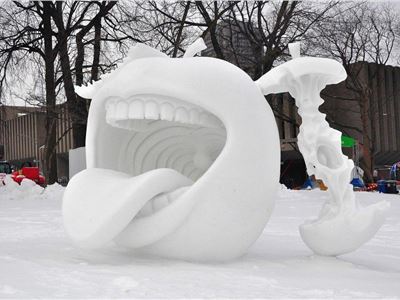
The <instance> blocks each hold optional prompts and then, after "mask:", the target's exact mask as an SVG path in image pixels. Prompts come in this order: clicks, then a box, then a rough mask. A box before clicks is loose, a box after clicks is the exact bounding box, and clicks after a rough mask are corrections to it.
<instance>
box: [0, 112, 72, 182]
mask: <svg viewBox="0 0 400 300" xmlns="http://www.w3.org/2000/svg"><path fill="white" fill-rule="evenodd" d="M57 112H58V121H57V129H56V130H57V137H58V144H57V150H56V151H57V164H58V178H60V179H61V180H62V181H65V180H67V179H68V150H69V149H71V148H72V129H71V122H70V119H69V115H68V111H67V108H66V106H65V105H59V106H58V109H57ZM45 124H46V123H45V113H44V111H43V110H42V109H40V108H36V107H21V106H5V105H2V106H0V160H7V161H9V162H10V163H11V164H13V165H14V166H16V167H17V168H19V167H21V166H22V165H23V164H24V163H29V164H31V165H40V166H41V165H43V157H44V156H43V155H44V144H45V138H46V137H45V132H46V131H45Z"/></svg>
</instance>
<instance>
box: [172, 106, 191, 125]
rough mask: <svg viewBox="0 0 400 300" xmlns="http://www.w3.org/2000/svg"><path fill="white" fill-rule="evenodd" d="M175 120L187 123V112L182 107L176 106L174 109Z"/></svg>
mask: <svg viewBox="0 0 400 300" xmlns="http://www.w3.org/2000/svg"><path fill="white" fill-rule="evenodd" d="M175 121H176V122H181V123H189V113H188V112H187V110H186V109H184V108H183V107H178V108H177V109H176V111H175Z"/></svg>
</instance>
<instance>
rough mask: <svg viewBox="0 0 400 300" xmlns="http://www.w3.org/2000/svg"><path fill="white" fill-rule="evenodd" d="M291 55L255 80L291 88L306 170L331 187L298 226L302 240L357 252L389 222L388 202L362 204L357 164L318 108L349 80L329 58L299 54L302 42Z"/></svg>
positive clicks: (332, 251) (278, 89)
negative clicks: (325, 95) (330, 88)
mask: <svg viewBox="0 0 400 300" xmlns="http://www.w3.org/2000/svg"><path fill="white" fill-rule="evenodd" d="M289 49H290V52H291V54H292V57H293V59H292V60H291V61H289V62H287V63H284V64H282V65H280V66H278V67H276V68H275V69H273V70H271V71H270V72H268V73H267V74H265V75H264V76H263V77H261V78H260V79H259V80H258V81H257V84H258V85H259V87H260V88H261V90H262V92H263V93H264V94H265V95H267V94H271V93H282V92H289V93H290V94H291V95H292V96H293V97H294V98H295V100H296V105H297V106H298V108H299V110H298V111H299V114H300V116H301V117H302V124H301V127H300V133H299V135H298V146H299V149H300V152H301V153H302V154H303V157H304V160H305V162H306V167H307V173H308V174H309V175H313V174H314V175H315V176H316V177H317V178H320V179H322V180H323V181H324V183H325V184H326V185H327V186H328V192H329V194H330V199H329V201H328V202H327V203H325V205H324V207H323V209H322V211H321V213H320V215H319V217H318V219H316V220H313V221H308V222H306V223H305V224H303V225H301V226H300V234H301V237H302V239H303V241H304V242H305V243H306V244H307V246H308V247H310V248H311V249H312V250H313V251H314V252H315V253H316V254H320V255H340V254H344V253H348V252H351V251H354V250H356V249H357V248H358V247H360V246H361V245H362V244H364V243H365V242H367V241H368V240H369V239H371V238H372V237H373V236H374V235H375V233H376V232H377V231H378V229H379V228H380V227H381V225H382V224H383V222H384V220H385V211H386V210H387V208H388V207H389V203H388V202H387V201H382V202H380V203H377V204H374V205H370V206H369V207H367V208H363V209H361V208H359V207H358V203H357V201H356V199H355V195H354V192H353V188H352V186H351V184H350V183H349V182H350V180H351V171H352V169H353V167H354V163H353V161H352V160H350V159H348V158H347V156H345V155H343V154H342V150H341V132H339V131H337V130H335V129H332V128H331V127H329V124H328V123H327V122H326V120H325V115H324V114H322V113H321V112H319V110H318V107H319V106H320V105H321V104H322V103H323V99H321V98H320V96H319V95H320V91H321V90H322V89H323V88H324V87H325V86H326V85H328V84H335V83H339V82H341V81H343V80H345V79H346V77H347V75H346V72H345V70H344V68H343V67H342V66H341V65H340V64H339V63H338V62H336V61H334V60H331V59H325V58H314V57H300V45H299V44H298V43H296V44H291V45H289Z"/></svg>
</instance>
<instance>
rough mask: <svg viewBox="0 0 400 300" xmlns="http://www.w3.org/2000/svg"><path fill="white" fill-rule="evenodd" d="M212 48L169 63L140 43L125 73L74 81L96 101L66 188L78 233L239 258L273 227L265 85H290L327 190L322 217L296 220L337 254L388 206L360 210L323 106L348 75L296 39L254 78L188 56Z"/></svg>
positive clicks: (89, 242)
mask: <svg viewBox="0 0 400 300" xmlns="http://www.w3.org/2000/svg"><path fill="white" fill-rule="evenodd" d="M204 48H205V45H204V42H203V41H202V40H198V41H196V42H195V43H194V44H193V45H192V46H190V47H189V48H188V50H187V52H186V54H185V56H184V58H175V59H173V58H168V57H167V56H166V55H164V54H162V53H160V52H158V51H157V50H155V49H152V48H150V47H148V46H145V45H142V44H138V45H136V46H135V47H134V48H133V49H132V50H131V51H130V53H129V55H128V57H127V58H126V59H125V61H124V62H123V64H122V65H121V66H119V68H118V69H117V70H115V71H114V72H112V73H110V74H108V75H107V76H103V78H102V80H101V81H98V82H96V83H94V84H92V85H90V86H88V87H82V88H77V92H78V93H79V94H80V95H81V96H82V97H85V98H91V99H93V100H92V104H91V107H90V112H89V119H88V130H87V138H86V159H87V169H86V170H84V171H82V172H80V173H78V174H77V175H75V176H74V177H73V178H72V179H71V181H70V182H69V184H68V187H67V188H66V191H65V194H64V201H63V216H64V224H65V228H66V231H67V232H68V234H69V235H70V236H71V237H72V239H73V240H74V241H75V242H76V243H77V244H78V245H80V246H82V247H88V248H98V247H102V246H103V245H105V244H107V243H109V242H111V241H114V242H115V243H117V244H118V245H121V246H125V247H128V248H134V249H135V251H136V252H138V253H150V254H155V255H158V256H164V257H171V258H179V259H186V260H197V261H224V260H229V259H232V258H235V257H238V256H240V255H242V254H243V253H244V252H245V251H246V249H247V248H248V247H249V246H250V245H251V244H252V243H253V242H254V241H255V240H256V239H257V238H258V236H259V235H260V233H261V231H262V230H263V228H264V226H265V224H266V223H267V221H268V219H269V216H270V213H271V211H272V208H273V204H274V196H275V192H276V190H277V188H278V179H279V165H280V164H279V163H280V147H279V136H278V131H277V128H276V123H275V119H274V116H273V114H272V111H271V109H270V107H269V106H268V105H267V103H266V102H265V99H264V97H263V95H262V93H264V94H265V95H266V94H269V93H280V92H290V93H291V95H292V96H293V97H294V98H295V99H296V104H297V106H298V107H299V113H300V115H301V116H302V125H301V130H300V134H299V137H298V144H299V148H300V151H301V152H302V154H303V156H304V159H305V161H306V165H307V171H308V173H309V174H310V175H311V174H315V175H316V176H317V177H318V178H321V179H323V180H324V182H325V184H326V185H327V186H328V191H329V193H330V197H331V198H330V200H329V201H328V203H326V204H325V206H324V208H323V210H322V211H321V214H320V216H319V218H318V219H317V220H316V221H312V222H308V223H305V224H303V225H302V226H301V227H300V233H301V236H302V238H303V240H304V242H305V243H306V244H307V245H308V246H309V247H310V248H311V249H312V250H313V251H314V252H315V253H317V254H322V255H339V254H343V253H346V252H349V251H353V250H355V249H357V248H358V247H359V246H360V245H362V244H363V243H365V242H366V241H368V240H369V239H370V238H371V237H372V236H373V235H374V234H375V232H376V231H377V230H378V229H379V227H380V226H381V225H382V223H383V221H384V215H385V210H386V208H387V207H388V204H387V203H386V202H383V203H378V204H376V205H372V206H369V207H367V208H365V209H359V208H358V205H357V203H356V201H355V197H354V194H353V190H352V187H351V185H350V184H349V182H350V173H351V170H352V168H353V162H352V161H351V160H349V159H348V158H347V157H346V156H344V155H343V154H342V153H341V143H340V136H341V133H340V132H338V131H336V130H334V129H332V128H330V127H329V125H328V123H327V122H326V121H325V116H324V115H323V114H321V113H320V112H319V111H318V107H319V106H320V105H321V104H322V102H323V100H322V99H321V98H320V97H319V93H320V91H321V90H322V89H323V88H324V87H325V86H326V85H327V84H332V83H338V82H340V81H342V80H344V79H345V78H346V73H345V71H344V69H343V68H342V67H341V65H340V64H339V63H337V62H335V61H333V60H329V59H323V58H310V57H300V48H299V45H296V44H293V45H290V48H291V52H292V54H293V57H294V59H293V60H291V61H290V62H287V63H285V64H283V65H281V66H279V67H277V68H275V69H273V70H271V71H270V72H269V73H267V74H265V75H264V76H263V77H261V78H260V79H259V80H258V81H257V82H256V83H255V82H253V81H252V80H251V79H250V78H249V76H247V74H245V73H244V72H243V71H242V70H240V69H239V68H237V67H235V66H233V65H232V64H230V63H228V62H225V61H222V60H218V59H214V58H207V57H196V58H194V57H192V56H194V55H195V54H196V53H197V52H199V51H200V50H202V49H204ZM261 92H262V93H261Z"/></svg>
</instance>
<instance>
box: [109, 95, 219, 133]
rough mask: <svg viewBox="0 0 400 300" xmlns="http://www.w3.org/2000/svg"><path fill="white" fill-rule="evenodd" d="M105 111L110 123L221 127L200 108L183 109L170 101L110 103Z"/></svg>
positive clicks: (213, 117) (215, 119)
mask: <svg viewBox="0 0 400 300" xmlns="http://www.w3.org/2000/svg"><path fill="white" fill-rule="evenodd" d="M106 110H107V113H106V119H107V121H108V122H111V123H114V122H115V121H119V120H127V119H131V120H133V119H140V120H142V119H149V120H165V121H175V122H180V123H187V124H194V125H202V126H208V127H216V128H219V127H222V123H221V122H220V121H219V120H218V119H217V118H216V117H215V116H213V115H212V114H210V113H208V112H206V111H204V110H202V109H200V108H194V107H192V108H188V107H183V106H180V105H177V104H176V103H174V102H172V101H171V102H163V103H161V104H159V103H157V102H156V101H153V100H148V101H146V100H142V99H135V100H131V101H124V100H120V101H111V102H108V103H107V105H106Z"/></svg>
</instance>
